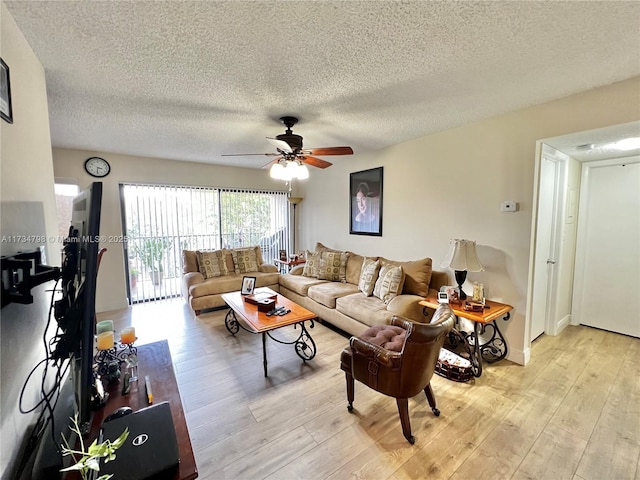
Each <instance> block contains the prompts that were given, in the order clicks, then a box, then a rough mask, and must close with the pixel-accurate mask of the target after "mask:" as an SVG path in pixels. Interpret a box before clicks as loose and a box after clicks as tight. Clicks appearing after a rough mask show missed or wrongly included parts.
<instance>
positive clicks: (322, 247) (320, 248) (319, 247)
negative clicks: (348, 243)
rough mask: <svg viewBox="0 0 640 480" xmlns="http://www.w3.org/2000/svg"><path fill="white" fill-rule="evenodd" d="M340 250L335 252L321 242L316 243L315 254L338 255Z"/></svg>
mask: <svg viewBox="0 0 640 480" xmlns="http://www.w3.org/2000/svg"><path fill="white" fill-rule="evenodd" d="M341 251H342V250H336V249H334V248H329V247H327V246H326V245H323V244H322V243H321V242H316V252H338V253H340V252H341Z"/></svg>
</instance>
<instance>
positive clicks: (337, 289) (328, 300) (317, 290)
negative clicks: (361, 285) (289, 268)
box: [307, 282, 358, 308]
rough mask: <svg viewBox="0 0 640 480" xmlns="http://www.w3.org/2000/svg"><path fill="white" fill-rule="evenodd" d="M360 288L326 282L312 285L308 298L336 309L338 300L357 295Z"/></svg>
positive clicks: (347, 284)
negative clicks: (353, 294)
mask: <svg viewBox="0 0 640 480" xmlns="http://www.w3.org/2000/svg"><path fill="white" fill-rule="evenodd" d="M357 291H358V287H357V286H355V285H352V284H350V283H341V282H326V283H319V284H317V285H311V286H310V287H309V289H308V291H307V296H308V297H309V298H310V299H311V300H314V301H316V302H318V303H320V304H322V305H324V306H326V307H329V308H336V299H338V298H340V297H344V296H346V295H351V294H352V293H356V292H357Z"/></svg>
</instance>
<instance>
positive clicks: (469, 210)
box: [298, 78, 640, 364]
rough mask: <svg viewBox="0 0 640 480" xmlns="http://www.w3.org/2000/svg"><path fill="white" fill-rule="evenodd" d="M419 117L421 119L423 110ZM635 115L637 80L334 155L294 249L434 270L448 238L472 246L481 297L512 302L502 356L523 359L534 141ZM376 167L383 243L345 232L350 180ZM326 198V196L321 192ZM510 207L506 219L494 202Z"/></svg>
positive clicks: (639, 103)
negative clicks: (514, 206)
mask: <svg viewBox="0 0 640 480" xmlns="http://www.w3.org/2000/svg"><path fill="white" fill-rule="evenodd" d="M425 115H428V112H425ZM639 118H640V78H634V79H631V80H627V81H624V82H619V83H616V84H613V85H609V86H606V87H602V88H598V89H594V90H590V91H587V92H584V93H581V94H578V95H573V96H570V97H567V98H563V99H560V100H556V101H554V102H549V103H546V104H542V105H538V106H534V107H530V108H527V109H523V110H519V111H516V112H512V113H509V114H505V115H501V116H498V117H494V118H491V119H488V120H484V121H481V122H476V123H473V124H469V125H464V126H462V127H459V128H455V129H451V130H447V131H444V132H440V133H436V134H433V135H429V136H425V137H421V138H419V139H416V140H413V141H410V142H405V143H402V144H398V145H395V146H393V147H390V148H387V149H384V150H381V151H378V152H375V153H371V154H357V152H356V155H354V156H353V157H352V158H351V157H337V158H336V161H335V162H334V166H333V167H331V168H328V169H326V170H317V169H313V170H312V172H311V178H310V179H309V181H308V182H307V183H306V184H305V185H304V186H303V187H302V191H301V196H303V197H305V199H304V201H303V202H302V203H301V204H300V206H299V208H298V213H299V219H300V237H299V238H300V247H301V248H313V246H314V244H315V242H316V241H321V242H323V243H325V244H326V245H328V246H331V247H334V248H340V249H348V250H353V251H355V252H358V253H362V254H365V255H383V256H386V257H388V258H393V259H398V260H406V259H415V258H421V257H425V256H430V257H432V258H433V261H434V265H435V266H436V268H437V267H438V265H439V263H440V262H441V260H442V258H443V257H444V255H445V253H446V249H447V246H448V241H449V239H450V238H468V239H472V240H476V241H477V243H478V246H479V256H480V259H481V261H482V263H483V264H484V266H485V268H486V271H484V272H479V273H469V275H468V277H467V281H468V282H473V281H482V282H483V283H484V284H485V290H486V294H487V296H488V297H489V298H491V299H494V300H498V301H502V302H505V303H509V304H510V305H513V307H514V310H513V312H512V316H511V320H509V321H508V322H504V321H500V325H499V326H500V328H501V329H502V330H503V332H505V333H506V336H507V343H508V346H509V355H508V358H509V359H510V360H512V361H515V362H517V363H521V364H524V363H526V360H527V358H528V355H529V344H530V342H529V339H528V331H529V325H528V322H527V320H526V319H525V308H526V292H527V281H528V270H529V266H528V261H529V244H530V235H531V220H532V199H533V184H534V165H535V161H536V156H535V154H536V141H537V140H538V139H542V138H548V137H553V136H558V135H564V134H567V133H573V132H579V131H584V130H591V129H594V128H600V127H604V126H609V125H616V124H620V123H627V122H630V121H635V120H638V119H639ZM378 166H384V167H385V169H384V205H383V208H384V210H383V217H384V218H383V236H382V237H363V236H359V235H350V234H349V193H348V186H349V173H350V172H355V171H358V170H364V169H367V168H374V167H378ZM327 192H330V194H328V193H327ZM503 200H514V201H516V202H518V204H519V207H520V208H519V211H518V212H515V213H501V212H500V202H501V201H503Z"/></svg>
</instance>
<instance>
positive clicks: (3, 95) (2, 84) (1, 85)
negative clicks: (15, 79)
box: [0, 58, 13, 123]
mask: <svg viewBox="0 0 640 480" xmlns="http://www.w3.org/2000/svg"><path fill="white" fill-rule="evenodd" d="M0 117H2V118H3V119H4V121H5V122H8V123H13V111H12V109H11V83H10V81H9V66H8V65H7V64H6V63H4V60H2V58H0Z"/></svg>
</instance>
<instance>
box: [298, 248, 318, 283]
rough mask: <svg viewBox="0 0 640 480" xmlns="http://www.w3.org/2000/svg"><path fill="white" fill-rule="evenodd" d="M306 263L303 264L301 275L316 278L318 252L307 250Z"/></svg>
mask: <svg viewBox="0 0 640 480" xmlns="http://www.w3.org/2000/svg"><path fill="white" fill-rule="evenodd" d="M306 257H307V263H305V264H304V270H303V271H302V275H303V276H305V277H313V278H318V269H319V268H320V252H310V251H308V250H307V255H306Z"/></svg>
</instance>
